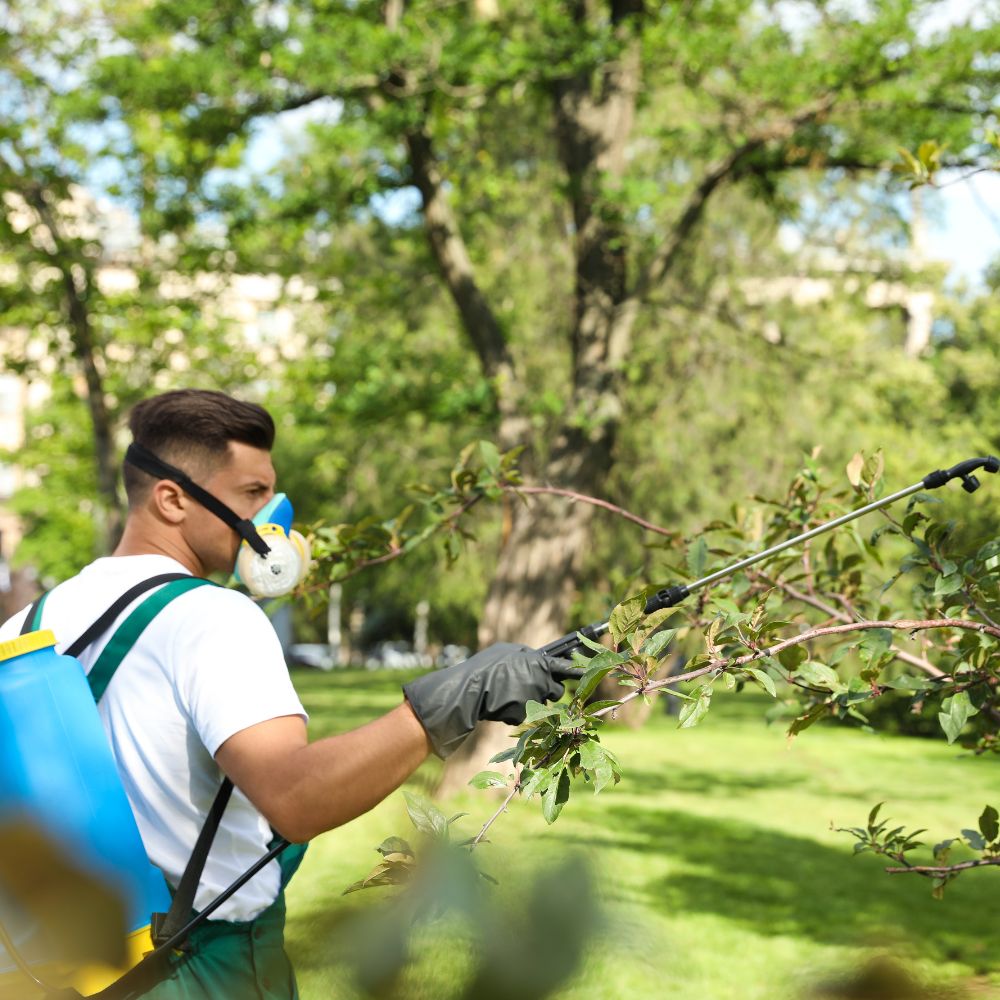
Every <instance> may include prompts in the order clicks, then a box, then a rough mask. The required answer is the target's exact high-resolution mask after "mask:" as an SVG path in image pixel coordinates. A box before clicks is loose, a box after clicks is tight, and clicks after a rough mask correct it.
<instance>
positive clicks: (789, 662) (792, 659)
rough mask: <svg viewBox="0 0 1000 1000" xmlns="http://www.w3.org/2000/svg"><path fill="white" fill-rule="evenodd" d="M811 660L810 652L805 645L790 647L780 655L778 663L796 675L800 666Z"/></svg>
mask: <svg viewBox="0 0 1000 1000" xmlns="http://www.w3.org/2000/svg"><path fill="white" fill-rule="evenodd" d="M808 658H809V651H808V650H807V649H806V647H805V646H804V645H801V644H800V645H798V646H788V647H787V648H785V649H783V650H782V651H781V652H780V653H778V662H779V663H780V664H781V665H782V666H783V667H784V668H785V669H786V670H787V671H788V672H789V673H790V674H792V673H795V671H796V670H798V668H799V666H800V664H802V663H805V661H806V660H807V659H808Z"/></svg>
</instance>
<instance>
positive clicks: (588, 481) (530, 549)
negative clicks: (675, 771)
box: [437, 426, 613, 797]
mask: <svg viewBox="0 0 1000 1000" xmlns="http://www.w3.org/2000/svg"><path fill="white" fill-rule="evenodd" d="M612 429H613V428H611V427H610V426H608V427H607V430H608V431H609V432H610V431H612ZM612 442H613V435H612V434H611V433H608V434H606V435H604V436H602V438H601V440H600V441H598V442H593V443H585V442H579V441H577V442H572V441H571V440H570V439H569V438H568V437H567V438H564V445H563V447H562V448H561V449H560V451H558V452H557V454H556V455H554V456H553V459H552V461H551V462H550V463H549V465H548V467H547V469H546V472H547V473H548V478H549V479H550V480H551V481H552V482H553V483H558V484H559V485H560V486H567V487H568V488H570V489H573V490H575V491H578V492H583V493H594V492H597V491H598V490H599V488H600V484H601V482H602V481H603V478H604V473H605V470H606V469H607V468H608V466H609V465H610V462H611V446H612ZM593 510H594V508H593V507H591V506H590V505H589V504H581V503H573V502H572V501H571V500H566V499H563V498H561V497H550V496H540V497H534V498H532V500H531V503H530V506H527V507H526V506H524V505H523V504H520V503H515V504H514V505H513V516H512V524H511V529H510V532H509V534H508V536H507V537H506V539H505V540H504V543H503V546H502V548H501V550H500V557H499V561H498V564H497V569H496V573H495V574H494V576H493V581H492V583H491V585H490V590H489V594H488V595H487V598H486V605H485V607H484V609H483V614H482V617H481V619H480V624H479V636H478V638H479V645H480V647H485V646H488V645H489V644H490V643H492V642H497V641H508V642H523V643H525V644H526V645H528V646H535V647H538V646H543V645H544V644H545V643H546V642H549V641H551V640H552V639H556V638H558V637H559V635H561V634H562V633H563V632H564V631H565V630H566V629H567V625H566V624H565V616H566V611H567V608H568V607H569V604H570V602H571V600H572V598H573V593H574V590H575V587H576V580H577V575H578V570H579V564H580V559H581V556H582V554H583V552H584V551H585V546H586V542H587V536H588V531H589V526H590V520H591V516H592V514H593ZM510 732H511V730H510V728H509V727H508V726H504V725H501V724H499V723H493V722H484V723H480V725H479V726H477V727H476V731H475V732H474V733H473V734H472V736H470V737H469V738H468V739H467V740H466V741H465V743H464V744H463V745H462V747H461V748H460V749H459V750H458V751H457V752H456V753H455V754H454V755H453V756H452V757H450V758H449V760H448V763H447V765H446V767H445V770H444V774H443V775H442V777H441V782H440V784H439V786H438V789H437V794H438V795H439V796H440V797H447V796H449V795H453V794H455V793H457V792H459V791H461V790H462V789H463V788H464V787H465V786H466V784H467V783H468V781H469V778H471V777H472V775H474V774H475V773H476V772H477V771H480V770H482V769H483V768H484V767H486V764H487V762H488V761H489V759H490V757H492V756H493V755H494V754H497V753H499V752H500V751H501V750H505V749H507V747H509V746H510V735H509V734H510Z"/></svg>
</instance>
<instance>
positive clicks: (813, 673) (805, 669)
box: [796, 660, 844, 691]
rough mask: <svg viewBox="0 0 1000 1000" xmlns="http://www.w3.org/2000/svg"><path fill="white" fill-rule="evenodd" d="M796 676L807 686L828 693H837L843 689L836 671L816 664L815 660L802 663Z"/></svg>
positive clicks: (822, 664) (821, 664)
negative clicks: (822, 689)
mask: <svg viewBox="0 0 1000 1000" xmlns="http://www.w3.org/2000/svg"><path fill="white" fill-rule="evenodd" d="M796 676H797V677H799V678H801V679H802V680H804V681H805V682H806V683H807V684H812V685H814V686H815V687H821V688H826V689H827V690H828V691H837V690H839V689H841V688H843V687H844V685H843V683H842V682H841V680H840V675H839V674H838V673H837V671H836V670H833V669H831V668H830V667H828V666H827V665H826V664H825V663H817V662H816V661H815V660H808V661H807V662H806V663H803V664H802V666H801V667H799V670H798V673H797V675H796Z"/></svg>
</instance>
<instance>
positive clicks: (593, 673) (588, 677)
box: [573, 664, 615, 701]
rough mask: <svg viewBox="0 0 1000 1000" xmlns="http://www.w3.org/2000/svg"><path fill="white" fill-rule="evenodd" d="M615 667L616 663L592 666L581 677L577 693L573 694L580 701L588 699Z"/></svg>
mask: <svg viewBox="0 0 1000 1000" xmlns="http://www.w3.org/2000/svg"><path fill="white" fill-rule="evenodd" d="M614 669H615V666H614V664H609V665H607V666H596V667H591V668H590V669H589V670H588V671H587V672H586V673H585V674H584V675H583V676H582V677H581V678H580V683H579V685H578V686H577V689H576V694H575V695H574V696H573V697H575V698H577V699H578V700H579V701H586V700H587V699H588V698H589V697H590V696H591V695H592V694H593V693H594V691H596V690H597V685H598V684H600V683H601V681H603V680H604V678H605V677H607V676H608V674H610V673H611V671H612V670H614Z"/></svg>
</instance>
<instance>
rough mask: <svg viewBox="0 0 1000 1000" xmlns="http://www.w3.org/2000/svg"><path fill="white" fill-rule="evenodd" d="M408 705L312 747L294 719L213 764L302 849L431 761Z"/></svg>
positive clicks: (243, 738) (264, 726)
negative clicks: (303, 844)
mask: <svg viewBox="0 0 1000 1000" xmlns="http://www.w3.org/2000/svg"><path fill="white" fill-rule="evenodd" d="M430 750H431V744H430V741H429V740H428V737H427V732H426V731H425V730H424V728H423V726H422V725H421V724H420V722H419V721H418V720H417V717H416V716H415V715H414V713H413V709H411V708H410V705H409V703H408V702H405V701H404V702H403V704H402V705H400V706H399V707H398V708H395V709H393V710H392V711H391V712H389V713H388V714H386V715H383V716H382V717H381V718H379V719H375V720H374V721H373V722H369V723H367V724H366V725H364V726H361V727H360V728H358V729H352V730H351V731H350V732H347V733H341V734H339V735H337V736H328V737H326V738H325V739H322V740H317V741H316V742H315V743H309V742H308V741H307V738H306V726H305V723H304V722H303V720H302V719H301V718H300V717H299V716H296V715H291V716H282V717H280V718H277V719H270V720H268V721H267V722H261V723H258V724H257V725H255V726H250V727H249V728H247V729H244V730H242V731H240V732H238V733H235V734H234V735H233V736H231V737H230V738H229V739H228V740H226V741H225V743H223V744H222V745H221V746H220V747H219V749H218V750H217V751H216V754H215V759H216V762H217V763H218V764H219V766H220V767H221V768H222V770H223V771H225V773H226V774H227V775H228V776H229V777H230V778H231V779H232V781H233V784H234V785H236V786H237V787H238V788H239V789H240V790H241V791H242V792H243V793H244V794H245V795H246V797H247V798H248V799H249V800H250V801H251V802H252V803H253V804H254V806H256V808H257V809H259V810H260V812H261V813H262V814H263V815H264V818H265V819H266V820H267V821H268V822H269V823H270V824H271V826H273V827H274V829H275V830H277V831H278V832H279V833H280V834H281V835H282V836H284V837H286V838H287V839H288V840H291V841H295V842H304V841H306V840H309V839H311V838H312V837H315V836H316V835H317V834H320V833H323V832H324V831H325V830H332V829H333V828H334V827H337V826H341V825H342V824H344V823H348V822H350V821H351V820H352V819H355V818H356V817H358V816H360V815H362V814H363V813H366V812H367V811H368V810H369V809H371V808H372V807H373V806H375V805H377V804H378V803H379V802H381V801H382V799H384V798H385V797H386V796H387V795H389V793H390V792H392V791H394V790H395V789H396V788H398V787H399V786H400V785H401V784H402V783H403V782H404V781H405V780H406V779H407V778H408V777H409V776H410V775H411V774H412V773H413V772H414V771H415V770H416V769H417V767H418V766H419V765H420V763H421V762H422V761H423V760H424V759H425V758H426V757H427V755H428V754H429V753H430Z"/></svg>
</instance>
